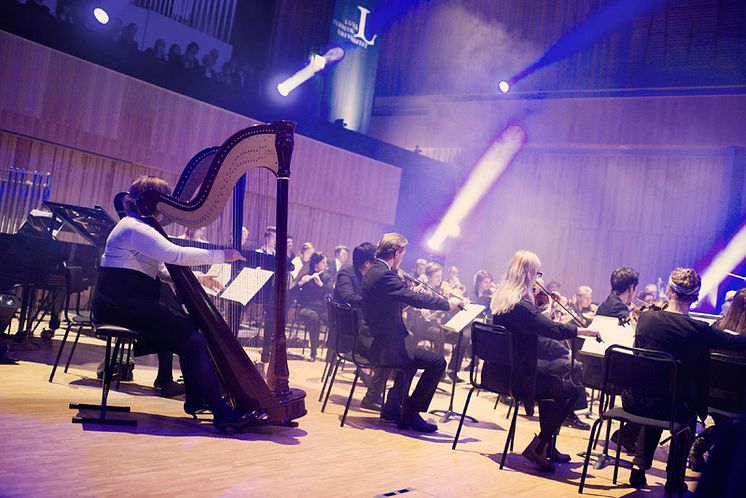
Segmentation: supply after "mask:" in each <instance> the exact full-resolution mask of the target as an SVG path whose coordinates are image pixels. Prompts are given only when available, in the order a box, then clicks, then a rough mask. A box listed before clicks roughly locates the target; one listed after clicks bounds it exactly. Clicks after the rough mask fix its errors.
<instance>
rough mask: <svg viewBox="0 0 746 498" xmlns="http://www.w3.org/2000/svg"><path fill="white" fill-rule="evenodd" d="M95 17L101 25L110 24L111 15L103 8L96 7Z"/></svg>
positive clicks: (94, 10)
mask: <svg viewBox="0 0 746 498" xmlns="http://www.w3.org/2000/svg"><path fill="white" fill-rule="evenodd" d="M93 17H95V18H96V20H97V21H98V22H100V23H101V24H108V23H109V14H108V13H107V12H106V11H105V10H104V9H102V8H101V7H96V8H95V9H93Z"/></svg>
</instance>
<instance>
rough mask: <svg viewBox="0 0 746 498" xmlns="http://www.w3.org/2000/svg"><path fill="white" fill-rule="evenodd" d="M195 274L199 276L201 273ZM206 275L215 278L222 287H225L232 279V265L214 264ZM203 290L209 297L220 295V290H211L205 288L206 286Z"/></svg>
mask: <svg viewBox="0 0 746 498" xmlns="http://www.w3.org/2000/svg"><path fill="white" fill-rule="evenodd" d="M194 274H195V275H199V272H194ZM205 275H209V276H211V277H215V278H216V279H217V280H218V282H220V285H222V286H223V287H225V286H226V284H228V282H229V281H230V279H231V265H230V263H217V264H214V265H212V266H211V267H210V269H209V270H207V273H206V274H205ZM202 288H203V289H204V290H205V292H206V293H207V294H208V295H209V296H217V295H218V294H220V291H219V290H214V289H210V288H208V287H205V286H204V285H203V286H202Z"/></svg>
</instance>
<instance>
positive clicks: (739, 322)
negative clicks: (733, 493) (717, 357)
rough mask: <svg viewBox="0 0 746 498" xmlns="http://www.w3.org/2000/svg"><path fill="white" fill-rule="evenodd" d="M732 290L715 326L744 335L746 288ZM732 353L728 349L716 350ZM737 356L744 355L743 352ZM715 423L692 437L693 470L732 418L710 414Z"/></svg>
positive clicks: (691, 456) (690, 454) (697, 466)
mask: <svg viewBox="0 0 746 498" xmlns="http://www.w3.org/2000/svg"><path fill="white" fill-rule="evenodd" d="M729 292H733V296H732V297H731V306H729V307H728V309H727V310H726V312H725V314H724V316H723V318H721V319H720V320H718V321H717V322H715V325H714V326H715V328H718V329H720V330H724V331H726V332H731V333H734V334H741V335H746V288H743V289H741V290H739V291H738V292H736V291H729ZM716 352H718V353H721V352H722V353H726V354H730V355H732V354H733V353H732V352H728V351H716ZM737 356H740V357H744V356H746V355H745V354H744V353H741V354H738V355H737ZM711 416H712V419H713V420H714V421H715V425H711V426H709V427H707V428H705V429H704V430H703V431H702V432H700V433H699V434H698V435H697V437H696V438H695V439H694V444H692V449H691V451H690V452H689V465H690V467H691V469H692V470H694V471H695V472H701V471H702V470H703V469H704V463H705V461H704V454H705V453H708V452H710V450H711V449H712V447H713V445H714V444H715V442H716V441H717V440H718V439H720V438H721V436H722V434H724V433H726V432H727V430H728V429H729V428H730V427H729V426H730V425H731V422H732V420H731V419H730V418H728V417H725V416H722V415H720V414H717V413H713V414H711Z"/></svg>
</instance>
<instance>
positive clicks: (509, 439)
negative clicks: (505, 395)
mask: <svg viewBox="0 0 746 498" xmlns="http://www.w3.org/2000/svg"><path fill="white" fill-rule="evenodd" d="M510 406H511V407H512V408H513V419H512V420H511V422H510V429H508V437H507V439H506V440H505V448H503V456H502V458H501V459H500V470H502V469H503V467H504V466H505V457H507V456H508V451H509V448H512V447H513V439H515V423H516V420H517V419H518V401H513V403H512V404H511V405H510Z"/></svg>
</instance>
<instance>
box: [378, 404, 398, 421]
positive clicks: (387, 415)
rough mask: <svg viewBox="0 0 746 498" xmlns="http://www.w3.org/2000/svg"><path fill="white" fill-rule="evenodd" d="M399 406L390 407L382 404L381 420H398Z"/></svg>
mask: <svg viewBox="0 0 746 498" xmlns="http://www.w3.org/2000/svg"><path fill="white" fill-rule="evenodd" d="M399 414H400V412H399V407H398V406H397V407H396V408H391V407H388V406H384V407H383V408H381V420H382V421H383V422H394V423H396V422H399Z"/></svg>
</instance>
